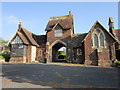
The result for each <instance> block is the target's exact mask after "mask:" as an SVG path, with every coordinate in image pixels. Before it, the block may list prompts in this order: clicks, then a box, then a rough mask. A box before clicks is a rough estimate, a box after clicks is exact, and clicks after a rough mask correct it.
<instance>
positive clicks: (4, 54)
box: [2, 51, 10, 62]
mask: <svg viewBox="0 0 120 90" xmlns="http://www.w3.org/2000/svg"><path fill="white" fill-rule="evenodd" d="M2 56H3V57H4V58H5V61H6V62H9V59H10V52H9V51H4V52H3V53H2Z"/></svg>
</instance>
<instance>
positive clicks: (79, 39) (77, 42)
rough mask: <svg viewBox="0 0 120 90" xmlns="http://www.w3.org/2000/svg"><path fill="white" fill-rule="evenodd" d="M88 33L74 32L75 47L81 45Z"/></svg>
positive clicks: (73, 41)
mask: <svg viewBox="0 0 120 90" xmlns="http://www.w3.org/2000/svg"><path fill="white" fill-rule="evenodd" d="M87 34H88V33H80V34H73V35H72V45H73V47H80V44H81V43H82V41H83V40H84V38H85V37H86V35H87Z"/></svg>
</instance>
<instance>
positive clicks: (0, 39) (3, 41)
mask: <svg viewBox="0 0 120 90" xmlns="http://www.w3.org/2000/svg"><path fill="white" fill-rule="evenodd" d="M7 44H8V41H7V40H4V39H2V38H1V37H0V46H2V47H4V46H7Z"/></svg>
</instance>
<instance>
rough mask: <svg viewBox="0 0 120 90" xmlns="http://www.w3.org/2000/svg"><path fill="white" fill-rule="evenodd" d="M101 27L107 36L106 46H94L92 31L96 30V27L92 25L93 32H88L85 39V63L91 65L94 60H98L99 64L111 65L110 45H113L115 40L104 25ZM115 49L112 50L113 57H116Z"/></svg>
mask: <svg viewBox="0 0 120 90" xmlns="http://www.w3.org/2000/svg"><path fill="white" fill-rule="evenodd" d="M99 27H100V26H99ZM100 28H101V30H103V32H104V34H105V36H106V47H105V48H99V50H98V49H97V50H96V49H95V48H93V42H92V33H93V32H94V31H95V28H94V27H92V30H91V32H89V33H88V35H87V37H86V38H85V41H84V47H85V63H86V64H88V65H89V64H91V62H92V61H95V60H98V65H99V66H110V64H111V62H112V60H110V47H109V46H111V45H112V43H113V42H114V40H113V38H112V37H111V36H110V35H109V34H108V33H107V32H106V31H105V30H104V29H103V28H102V27H100ZM111 49H113V48H111ZM99 51H100V52H99ZM113 51H114V50H112V57H114V55H115V54H114V52H113Z"/></svg>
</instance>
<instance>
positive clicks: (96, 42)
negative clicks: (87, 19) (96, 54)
mask: <svg viewBox="0 0 120 90" xmlns="http://www.w3.org/2000/svg"><path fill="white" fill-rule="evenodd" d="M94 46H95V47H96V48H98V36H97V35H96V34H95V35H94Z"/></svg>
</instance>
